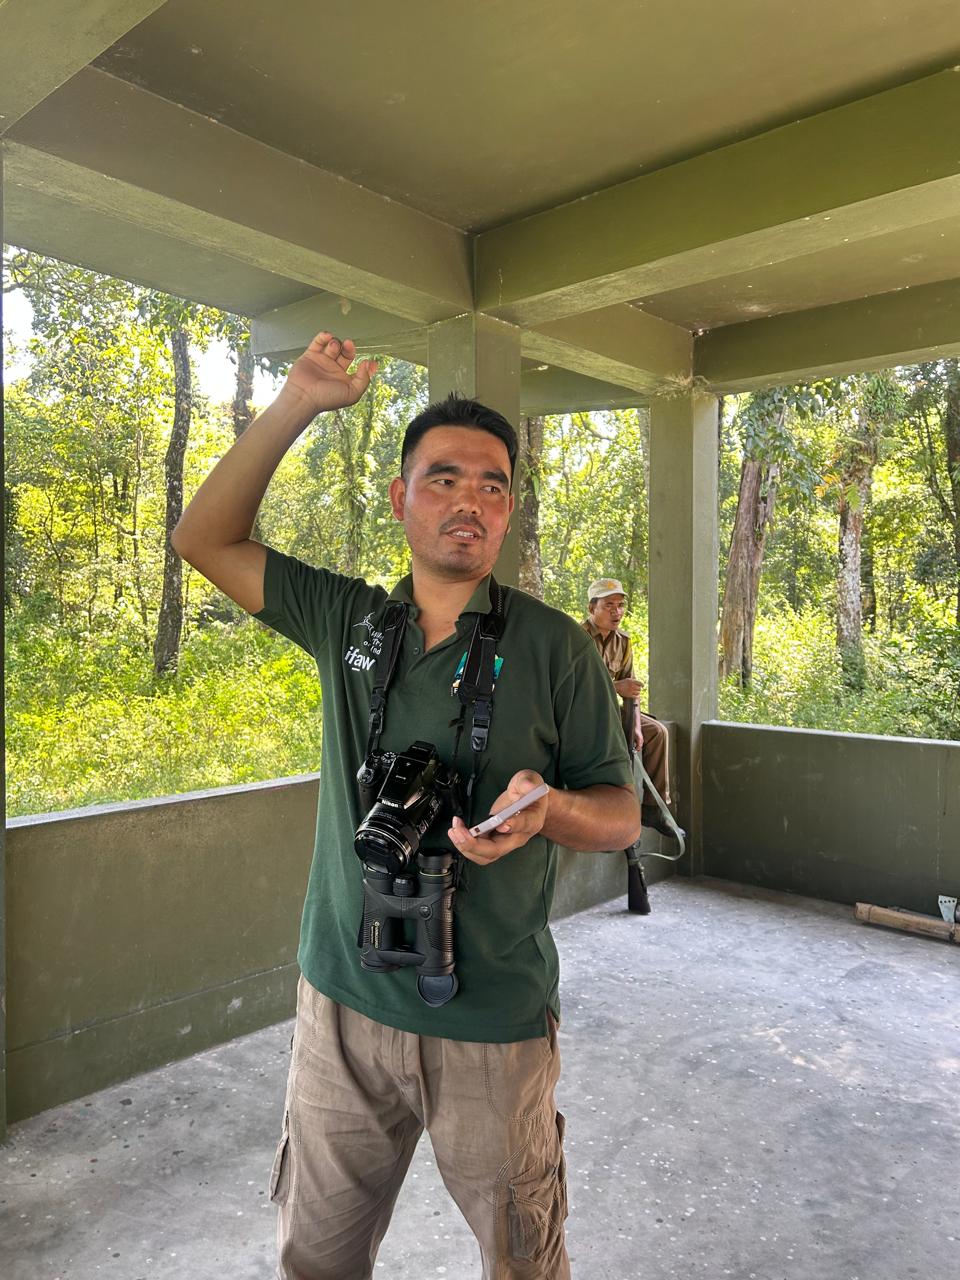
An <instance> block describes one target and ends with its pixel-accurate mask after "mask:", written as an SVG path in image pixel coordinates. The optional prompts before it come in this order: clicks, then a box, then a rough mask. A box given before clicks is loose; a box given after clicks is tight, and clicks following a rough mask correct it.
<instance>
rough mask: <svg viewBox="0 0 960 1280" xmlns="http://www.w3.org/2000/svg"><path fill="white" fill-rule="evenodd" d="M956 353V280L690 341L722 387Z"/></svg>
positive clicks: (699, 368)
mask: <svg viewBox="0 0 960 1280" xmlns="http://www.w3.org/2000/svg"><path fill="white" fill-rule="evenodd" d="M956 355H960V280H944V281H939V282H937V283H936V284H925V285H918V286H917V287H916V288H915V289H898V290H896V291H895V292H893V293H883V294H878V295H877V296H876V297H873V298H860V299H858V300H857V301H856V302H839V303H836V304H835V305H834V306H830V307H816V308H813V309H812V310H809V311H793V312H790V313H789V314H786V315H780V316H771V317H770V318H768V319H766V320H751V321H749V322H747V323H745V324H731V325H726V326H725V327H724V328H721V329H713V330H712V331H711V332H710V333H707V334H704V335H703V336H702V337H699V338H697V339H696V342H695V348H694V369H695V372H696V377H697V380H698V382H699V381H702V382H703V383H705V384H706V385H707V386H708V387H709V388H710V389H711V390H712V391H715V392H718V393H726V392H737V391H752V390H758V389H759V388H761V387H776V386H787V385H790V384H791V383H794V382H803V381H806V380H808V379H810V378H814V377H835V376H839V375H841V374H845V373H854V372H857V371H859V370H865V369H885V368H891V367H893V366H894V365H906V364H916V363H918V362H919V361H921V360H936V359H940V358H942V357H945V356H956Z"/></svg>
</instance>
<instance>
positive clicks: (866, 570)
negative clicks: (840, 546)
mask: <svg viewBox="0 0 960 1280" xmlns="http://www.w3.org/2000/svg"><path fill="white" fill-rule="evenodd" d="M860 599H861V600H862V601H863V625H864V627H865V628H866V630H867V631H869V632H870V634H871V635H875V634H876V630H877V584H876V579H875V577H874V572H873V534H872V531H871V528H870V525H869V523H868V524H865V525H864V526H863V541H862V543H861V546H860Z"/></svg>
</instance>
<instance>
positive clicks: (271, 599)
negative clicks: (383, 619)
mask: <svg viewBox="0 0 960 1280" xmlns="http://www.w3.org/2000/svg"><path fill="white" fill-rule="evenodd" d="M366 589H367V584H366V583H365V582H364V581H363V580H362V579H361V578H346V577H344V576H343V575H342V574H339V573H331V572H330V570H329V569H317V568H315V567H314V566H313V565H309V564H304V562H303V561H302V560H298V559H297V558H296V557H295V556H286V555H284V554H283V553H282V552H280V551H275V550H274V549H273V547H267V562H266V565H265V566H264V571H263V600H264V605H263V608H262V609H261V610H260V612H259V613H255V614H254V615H253V616H254V617H255V618H256V619H257V620H258V621H259V622H263V623H265V624H266V625H267V626H268V627H272V628H273V630H274V631H279V632H280V634H281V635H283V636H286V637H287V639H288V640H292V641H293V642H294V644H298V645H299V646H300V648H301V649H305V650H306V651H307V653H309V654H311V655H312V656H313V657H316V656H317V654H318V653H319V652H320V650H321V649H323V648H324V646H325V645H326V644H327V641H328V639H329V635H330V626H331V621H332V619H333V618H335V617H338V616H339V614H340V613H341V611H342V609H343V608H344V607H345V606H346V605H347V604H348V602H349V598H350V596H351V595H353V594H354V593H356V592H357V591H358V590H366Z"/></svg>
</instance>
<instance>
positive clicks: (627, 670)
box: [616, 637, 633, 680]
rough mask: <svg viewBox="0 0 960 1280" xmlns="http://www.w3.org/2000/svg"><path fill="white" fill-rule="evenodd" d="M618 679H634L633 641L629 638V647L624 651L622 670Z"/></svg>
mask: <svg viewBox="0 0 960 1280" xmlns="http://www.w3.org/2000/svg"><path fill="white" fill-rule="evenodd" d="M616 678H617V679H618V680H632V679H633V641H632V640H631V639H629V637H628V638H627V647H626V649H625V650H624V652H623V662H622V663H621V664H620V672H619V674H618V675H617V677H616Z"/></svg>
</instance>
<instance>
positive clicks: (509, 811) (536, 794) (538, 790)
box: [470, 782, 550, 836]
mask: <svg viewBox="0 0 960 1280" xmlns="http://www.w3.org/2000/svg"><path fill="white" fill-rule="evenodd" d="M549 790H550V788H549V787H548V786H547V784H546V783H545V782H542V783H541V784H540V786H539V787H534V788H533V790H532V791H528V792H527V793H526V795H523V796H521V797H520V799H519V800H514V802H513V804H508V805H507V807H506V808H505V809H501V810H500V812H499V813H492V814H491V815H490V817H489V818H486V819H485V820H484V821H483V822H478V823H477V825H476V826H475V827H471V828H470V834H471V835H472V836H485V835H486V834H487V832H488V831H493V830H494V829H495V828H496V827H499V825H500V823H501V822H506V821H507V819H508V818H512V817H513V815H514V814H515V813H519V812H520V810H521V809H526V807H527V805H530V804H536V802H537V801H538V800H539V799H541V798H542V797H543V796H545V795H546V794H547V792H548V791H549Z"/></svg>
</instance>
